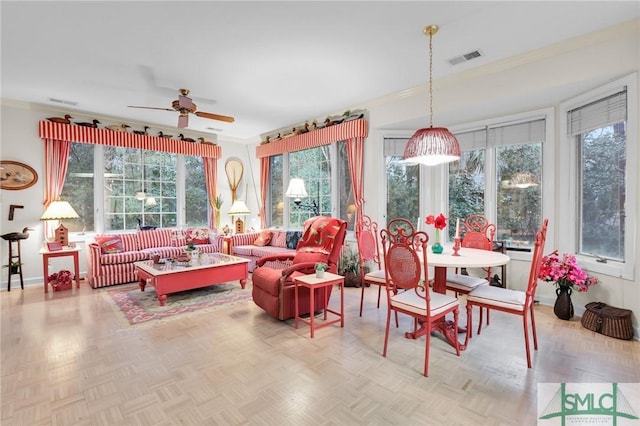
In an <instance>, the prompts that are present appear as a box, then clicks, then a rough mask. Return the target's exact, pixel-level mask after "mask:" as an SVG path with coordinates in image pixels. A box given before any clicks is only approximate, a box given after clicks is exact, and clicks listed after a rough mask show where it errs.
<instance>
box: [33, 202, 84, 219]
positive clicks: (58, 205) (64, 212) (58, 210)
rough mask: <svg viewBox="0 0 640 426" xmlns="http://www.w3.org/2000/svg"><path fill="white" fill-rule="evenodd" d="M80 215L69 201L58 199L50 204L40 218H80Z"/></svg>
mask: <svg viewBox="0 0 640 426" xmlns="http://www.w3.org/2000/svg"><path fill="white" fill-rule="evenodd" d="M79 217H80V216H78V213H76V211H75V210H74V209H73V207H71V204H69V202H68V201H60V200H57V201H54V202H52V203H51V204H49V207H47V209H46V210H45V212H44V213H43V215H42V217H40V220H63V219H78V218H79Z"/></svg>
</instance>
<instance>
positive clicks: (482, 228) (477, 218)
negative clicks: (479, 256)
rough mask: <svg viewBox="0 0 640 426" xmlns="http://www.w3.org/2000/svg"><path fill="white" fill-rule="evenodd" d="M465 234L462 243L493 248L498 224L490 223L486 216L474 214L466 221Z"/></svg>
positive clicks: (477, 247) (463, 245) (488, 248)
mask: <svg viewBox="0 0 640 426" xmlns="http://www.w3.org/2000/svg"><path fill="white" fill-rule="evenodd" d="M463 226H464V236H463V238H462V241H461V242H460V245H461V246H462V247H467V248H476V249H481V250H493V240H494V238H495V236H496V225H494V224H493V223H489V220H488V219H487V217H486V216H484V215H481V214H473V215H471V216H469V217H467V219H466V220H465V221H464V223H463Z"/></svg>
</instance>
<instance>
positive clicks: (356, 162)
mask: <svg viewBox="0 0 640 426" xmlns="http://www.w3.org/2000/svg"><path fill="white" fill-rule="evenodd" d="M347 160H348V163H349V175H350V176H351V188H352V189H353V198H354V202H355V205H356V223H358V220H360V218H361V217H362V209H363V205H364V138H351V139H347Z"/></svg>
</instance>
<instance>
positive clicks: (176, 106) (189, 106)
mask: <svg viewBox="0 0 640 426" xmlns="http://www.w3.org/2000/svg"><path fill="white" fill-rule="evenodd" d="M179 93H180V95H178V99H176V100H175V101H173V102H172V103H171V108H156V107H145V106H134V105H129V108H144V109H159V110H162V111H178V112H179V113H180V115H179V116H178V128H181V129H182V128H184V127H187V126H188V125H189V113H191V114H195V115H197V116H198V117H203V118H210V119H212V120H219V121H226V122H227V123H233V122H234V121H235V119H234V118H233V117H229V116H226V115H219V114H212V113H210V112H204V111H196V104H194V103H193V102H192V101H191V98H189V97H187V95H189V89H180V90H179Z"/></svg>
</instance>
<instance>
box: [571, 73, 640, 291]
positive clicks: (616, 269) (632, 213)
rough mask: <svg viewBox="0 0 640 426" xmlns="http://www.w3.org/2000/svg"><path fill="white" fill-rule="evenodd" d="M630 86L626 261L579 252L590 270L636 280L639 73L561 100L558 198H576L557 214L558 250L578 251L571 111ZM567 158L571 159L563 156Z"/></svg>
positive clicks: (576, 190)
mask: <svg viewBox="0 0 640 426" xmlns="http://www.w3.org/2000/svg"><path fill="white" fill-rule="evenodd" d="M625 86H626V88H627V126H626V130H627V135H626V136H627V141H626V147H627V153H626V155H627V165H626V175H625V182H626V188H625V189H626V195H625V196H626V205H625V213H626V219H625V220H626V224H625V230H626V233H625V248H624V249H625V261H624V262H618V261H614V260H607V262H606V263H601V262H598V261H597V260H598V259H597V258H596V257H592V256H584V255H576V258H577V259H578V262H579V263H580V265H581V266H582V267H583V268H584V269H586V270H587V271H590V272H595V273H599V274H603V275H608V276H612V277H619V278H623V279H625V280H630V281H633V280H634V279H635V266H636V262H637V253H636V244H637V223H638V220H637V202H638V197H637V191H635V190H633V189H632V187H635V185H636V184H637V182H638V171H637V170H638V166H639V164H638V113H639V111H638V73H632V74H629V75H627V76H624V77H622V78H620V79H617V80H615V81H612V82H609V83H607V84H604V85H602V86H600V87H597V88H595V89H592V90H590V91H588V92H585V93H583V94H582V95H579V96H576V97H573V98H571V99H568V100H566V101H564V102H562V103H561V104H560V113H559V114H560V129H561V130H560V137H559V139H560V147H559V149H558V163H559V165H558V170H559V173H558V179H559V185H558V199H560V200H563V199H565V200H566V199H570V200H575V202H574V203H569V204H568V205H563V214H562V215H560V214H559V215H558V226H559V228H558V229H559V232H558V239H559V240H558V241H559V242H558V250H559V251H560V252H561V253H563V252H568V253H577V252H578V239H577V238H578V231H577V230H578V225H576V224H575V222H574V221H573V218H577V217H578V212H579V206H578V202H579V197H578V173H579V168H578V155H579V152H578V149H577V143H576V142H575V137H574V136H572V135H569V134H568V131H567V129H568V112H569V111H571V110H573V109H575V108H580V107H582V106H584V105H587V104H589V103H591V102H594V101H598V100H600V99H603V98H605V97H607V96H609V95H611V94H613V93H615V92H619V91H620V90H622V89H624V87H625ZM566 158H568V159H569V161H568V162H562V163H560V162H561V159H566Z"/></svg>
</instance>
